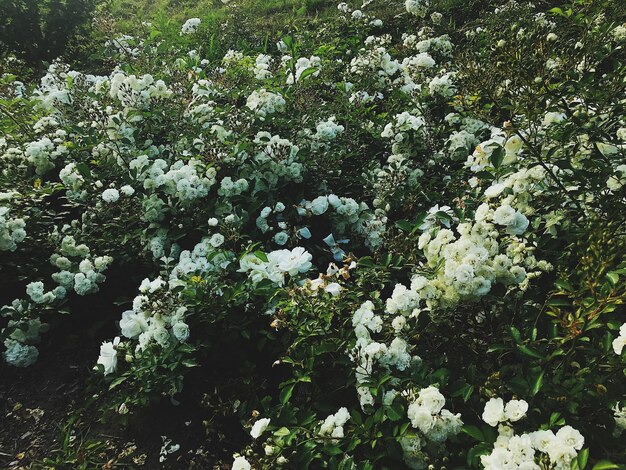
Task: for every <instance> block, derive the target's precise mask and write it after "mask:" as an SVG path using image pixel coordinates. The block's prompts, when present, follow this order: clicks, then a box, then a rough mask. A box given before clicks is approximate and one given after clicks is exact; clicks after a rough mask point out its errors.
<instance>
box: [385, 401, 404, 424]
mask: <svg viewBox="0 0 626 470" xmlns="http://www.w3.org/2000/svg"><path fill="white" fill-rule="evenodd" d="M386 411H387V416H388V417H389V419H390V420H391V421H400V420H401V419H402V418H403V417H404V407H403V406H402V403H400V402H399V401H396V402H394V403H393V404H392V405H391V406H388V407H387V408H386Z"/></svg>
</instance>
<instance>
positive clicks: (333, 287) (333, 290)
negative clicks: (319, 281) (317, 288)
mask: <svg viewBox="0 0 626 470" xmlns="http://www.w3.org/2000/svg"><path fill="white" fill-rule="evenodd" d="M324 290H325V291H326V292H328V293H329V294H330V295H332V296H333V297H335V296H337V295H339V292H341V286H340V285H339V284H338V283H336V282H331V283H330V284H328V285H327V286H326V287H324Z"/></svg>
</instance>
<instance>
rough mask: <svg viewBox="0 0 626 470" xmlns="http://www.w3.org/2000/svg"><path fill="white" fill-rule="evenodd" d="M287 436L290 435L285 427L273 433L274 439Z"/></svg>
mask: <svg viewBox="0 0 626 470" xmlns="http://www.w3.org/2000/svg"><path fill="white" fill-rule="evenodd" d="M289 434H291V431H290V430H289V429H287V428H286V427H282V428H280V429H277V430H276V431H274V436H276V437H285V436H288V435H289Z"/></svg>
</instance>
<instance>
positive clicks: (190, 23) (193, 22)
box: [180, 18, 202, 34]
mask: <svg viewBox="0 0 626 470" xmlns="http://www.w3.org/2000/svg"><path fill="white" fill-rule="evenodd" d="M201 22H202V21H201V20H200V18H189V19H188V20H187V21H185V23H184V24H183V26H182V28H180V32H181V34H192V33H195V32H196V31H197V30H198V26H200V23H201Z"/></svg>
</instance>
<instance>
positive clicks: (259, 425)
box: [250, 418, 270, 439]
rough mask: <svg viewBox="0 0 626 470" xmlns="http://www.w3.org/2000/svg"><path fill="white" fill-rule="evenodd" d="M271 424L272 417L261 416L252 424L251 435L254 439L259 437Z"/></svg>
mask: <svg viewBox="0 0 626 470" xmlns="http://www.w3.org/2000/svg"><path fill="white" fill-rule="evenodd" d="M269 424H270V418H261V419H259V420H257V421H256V422H255V423H254V425H253V426H252V430H251V431H250V436H252V439H257V438H258V437H259V436H260V435H261V434H263V433H264V432H265V430H266V429H267V427H268V426H269Z"/></svg>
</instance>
